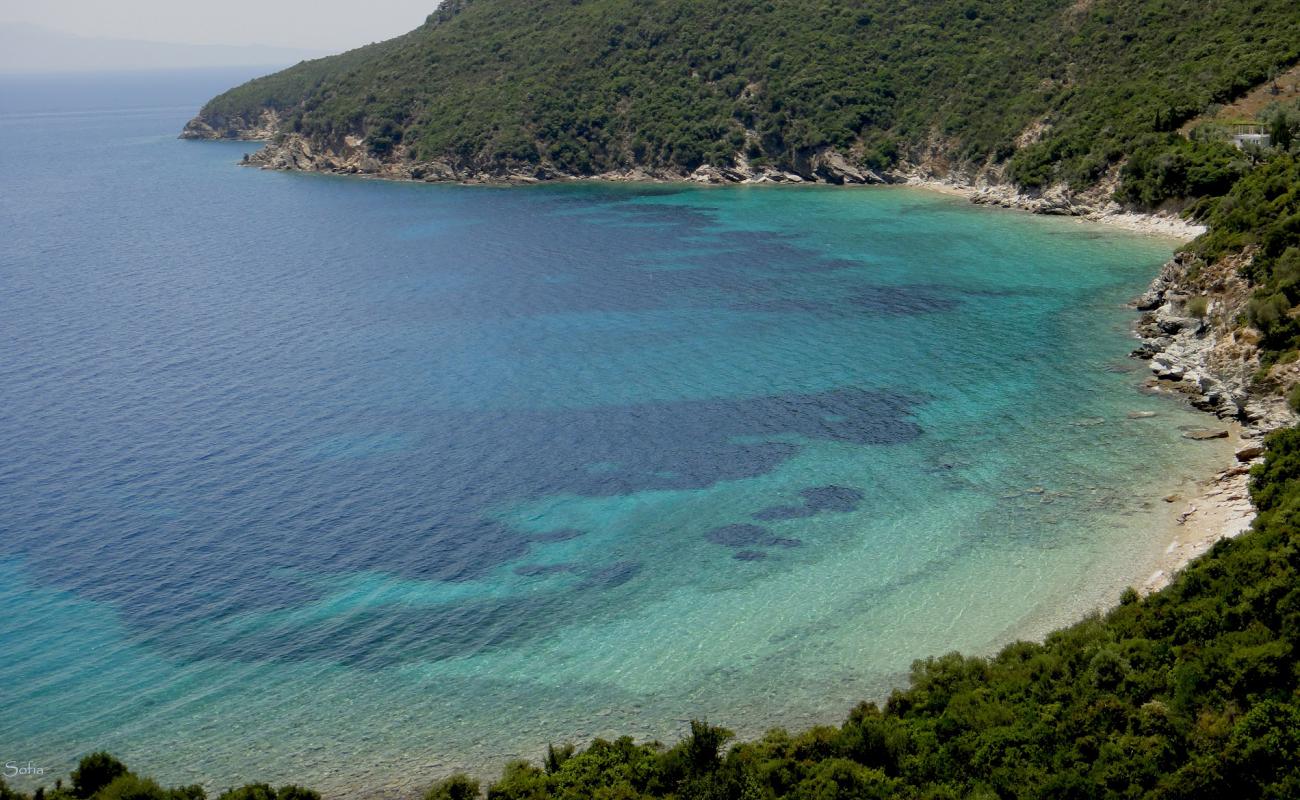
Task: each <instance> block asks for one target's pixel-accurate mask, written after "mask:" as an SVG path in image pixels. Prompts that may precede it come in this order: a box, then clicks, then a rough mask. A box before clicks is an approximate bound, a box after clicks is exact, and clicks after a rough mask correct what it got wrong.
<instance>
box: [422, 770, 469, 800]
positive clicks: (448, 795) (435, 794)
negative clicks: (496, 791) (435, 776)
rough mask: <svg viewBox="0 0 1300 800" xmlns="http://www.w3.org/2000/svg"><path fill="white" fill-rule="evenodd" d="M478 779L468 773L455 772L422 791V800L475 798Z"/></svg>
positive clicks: (464, 799)
mask: <svg viewBox="0 0 1300 800" xmlns="http://www.w3.org/2000/svg"><path fill="white" fill-rule="evenodd" d="M478 796H479V784H478V781H476V780H474V779H473V778H471V777H469V776H468V775H462V774H456V775H452V776H451V777H449V778H444V779H443V780H440V781H438V782H437V783H435V784H434V785H433V786H430V787H429V790H428V791H427V792H425V793H424V800H477V798H478Z"/></svg>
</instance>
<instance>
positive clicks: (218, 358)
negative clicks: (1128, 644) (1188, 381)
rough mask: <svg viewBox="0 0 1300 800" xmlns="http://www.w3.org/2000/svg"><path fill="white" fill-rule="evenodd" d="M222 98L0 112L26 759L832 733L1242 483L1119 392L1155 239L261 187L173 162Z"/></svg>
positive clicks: (44, 103)
mask: <svg viewBox="0 0 1300 800" xmlns="http://www.w3.org/2000/svg"><path fill="white" fill-rule="evenodd" d="M222 81H224V82H225V83H226V84H228V83H231V82H234V81H233V80H230V79H228V77H227V76H215V77H214V76H204V77H203V78H202V79H200V78H197V77H196V78H194V79H193V80H192V82H191V83H186V82H185V81H183V80H180V79H175V80H173V81H171V82H170V83H168V84H167V85H165V86H163V85H159V84H158V82H157V80H156V79H155V80H154V81H153V82H152V83H151V82H150V79H149V78H148V77H134V78H129V79H127V78H123V79H121V80H120V82H119V83H113V82H111V81H105V82H104V83H102V85H98V86H96V87H90V88H89V89H88V88H86V87H84V86H80V87H79V86H77V85H75V82H70V81H63V82H59V81H49V82H48V85H46V86H44V87H43V88H42V87H37V88H35V89H34V88H33V87H32V86H31V84H30V83H29V84H25V85H24V84H20V83H15V82H13V81H12V80H11V81H10V82H9V83H5V84H3V86H0V153H3V154H4V155H3V159H4V173H5V179H4V180H5V185H6V191H5V192H4V193H3V196H2V197H0V216H2V220H3V227H4V229H5V231H6V235H5V242H4V244H3V246H2V247H0V280H3V291H0V339H2V340H3V341H4V342H5V347H4V349H3V351H0V391H3V394H4V401H3V403H2V404H0V506H3V508H4V509H5V511H4V514H3V515H2V516H0V686H3V687H5V693H6V697H5V702H4V714H3V716H0V756H3V757H4V759H6V760H20V761H27V760H31V761H34V762H36V763H38V764H42V765H44V766H45V767H46V768H47V770H48V771H49V772H55V771H63V770H66V769H67V768H68V767H70V766H71V765H72V764H73V763H74V762H75V759H76V758H77V757H78V756H79V755H81V754H83V753H85V752H87V751H89V750H92V749H98V748H107V749H110V750H112V751H113V752H115V753H117V754H119V755H120V756H122V757H123V758H125V759H126V760H127V761H128V762H129V763H130V764H132V765H133V766H136V767H138V768H139V769H141V770H143V771H146V772H151V773H153V774H155V775H156V776H157V777H159V778H160V779H162V780H164V781H166V782H193V781H198V782H203V783H205V784H207V785H208V786H209V787H211V788H222V787H226V786H229V785H233V784H237V783H240V782H244V781H246V780H252V779H259V780H269V781H288V780H294V781H298V782H302V783H307V784H311V785H314V786H317V787H320V788H324V789H327V790H334V791H341V790H344V789H349V788H357V787H365V788H370V789H385V788H401V787H411V786H416V785H420V784H423V783H425V782H428V781H430V780H432V779H434V778H436V777H439V776H440V775H443V774H445V773H447V772H449V771H451V770H452V769H454V768H468V769H471V770H475V771H488V772H490V771H494V770H495V769H496V768H498V767H499V766H500V765H501V764H502V763H503V762H504V761H505V760H507V759H509V758H512V757H521V756H522V757H537V756H538V755H539V754H540V753H541V752H543V751H544V749H545V746H546V744H547V743H548V742H562V741H583V740H586V739H588V738H590V737H593V736H599V735H604V736H612V735H615V734H621V733H626V734H631V735H634V736H636V737H638V738H660V739H665V740H672V739H674V738H675V737H676V736H678V735H679V734H680V732H681V731H682V729H683V728H684V727H685V725H686V721H687V720H689V719H690V718H692V717H707V718H708V719H710V720H711V721H714V722H716V723H720V724H725V725H728V726H729V727H732V728H734V729H736V730H738V731H740V732H742V733H744V734H755V733H758V732H761V731H762V730H763V729H765V728H767V727H770V726H773V725H786V726H792V727H793V726H801V725H806V724H809V723H812V722H818V721H822V722H833V721H837V720H839V719H840V718H842V717H843V716H844V715H845V714H846V713H847V711H848V709H849V708H850V707H851V706H852V705H853V704H854V703H855V702H857V701H859V700H862V699H879V698H880V697H882V696H883V694H884V693H885V692H887V691H888V689H889V688H890V687H893V686H897V685H900V684H901V683H902V682H903V681H905V679H906V670H907V668H908V665H909V663H910V662H911V661H912V660H913V659H915V658H918V657H924V656H927V655H933V654H940V653H943V652H947V651H949V650H953V649H961V650H965V651H974V652H990V651H992V650H993V649H996V647H998V646H999V645H1001V644H1003V643H1005V642H1007V641H1010V640H1011V639H1013V638H1015V637H1016V636H1021V635H1024V636H1032V635H1038V634H1041V633H1042V632H1044V631H1045V630H1047V629H1049V628H1050V627H1052V626H1055V625H1059V624H1062V623H1065V622H1068V621H1071V620H1073V619H1075V618H1077V617H1078V616H1080V615H1081V614H1083V613H1085V612H1086V611H1088V610H1089V609H1092V608H1095V607H1097V606H1099V605H1104V604H1106V603H1109V602H1112V601H1113V600H1114V599H1115V598H1116V597H1117V596H1118V593H1119V591H1120V590H1121V589H1122V588H1123V587H1124V586H1127V585H1129V584H1131V583H1134V582H1138V581H1140V580H1141V579H1142V578H1144V577H1145V576H1146V574H1147V573H1149V571H1150V569H1149V565H1150V564H1151V563H1152V560H1153V558H1154V555H1155V554H1156V553H1158V552H1159V550H1160V549H1161V548H1162V546H1163V544H1164V542H1163V541H1162V540H1161V538H1160V536H1159V535H1158V533H1157V532H1155V529H1154V528H1155V525H1156V520H1157V519H1158V518H1160V515H1161V510H1160V509H1158V508H1155V507H1154V505H1156V504H1153V503H1152V499H1153V498H1156V497H1158V496H1159V495H1160V494H1162V493H1164V492H1167V491H1169V490H1170V489H1172V488H1173V487H1174V486H1175V485H1177V484H1178V483H1179V482H1181V481H1182V480H1184V479H1185V478H1187V477H1188V476H1192V475H1199V474H1203V473H1205V472H1208V470H1209V469H1210V465H1211V464H1212V463H1213V462H1214V460H1215V459H1216V458H1217V457H1220V456H1221V454H1220V453H1219V452H1218V450H1217V449H1216V447H1217V446H1216V445H1212V444H1211V445H1206V444H1200V443H1194V442H1189V441H1186V440H1183V439H1181V438H1179V426H1187V425H1199V424H1203V423H1202V422H1201V421H1200V420H1198V419H1197V417H1196V416H1195V415H1193V414H1192V412H1190V411H1186V410H1184V409H1181V408H1180V407H1178V406H1176V405H1174V404H1173V403H1171V402H1169V401H1167V400H1161V399H1157V398H1150V397H1145V396H1143V395H1140V394H1138V393H1137V392H1136V391H1135V390H1134V385H1135V383H1136V381H1137V375H1136V374H1135V373H1132V372H1125V371H1124V370H1125V369H1126V368H1129V367H1131V366H1132V364H1131V363H1130V362H1128V361H1127V360H1126V359H1125V353H1126V352H1127V351H1128V349H1130V348H1131V346H1132V341H1131V339H1130V338H1129V335H1128V326H1129V324H1130V322H1131V312H1130V311H1127V310H1126V309H1125V308H1124V307H1123V303H1124V302H1125V301H1126V300H1127V299H1128V298H1130V297H1131V296H1133V295H1135V294H1137V293H1138V292H1139V291H1140V290H1141V289H1142V288H1143V286H1144V285H1145V283H1146V282H1147V281H1148V280H1149V279H1150V277H1151V276H1152V275H1153V274H1154V272H1155V271H1156V269H1157V268H1158V265H1159V264H1160V262H1161V261H1162V260H1163V259H1164V258H1166V257H1167V256H1168V254H1169V252H1170V247H1171V246H1170V244H1169V243H1168V242H1164V241H1159V240H1152V239H1145V238H1140V237H1137V236H1133V235H1128V234H1124V233H1119V232H1113V231H1108V230H1102V229H1099V228H1097V227H1095V226H1087V225H1080V224H1077V223H1075V222H1073V221H1068V220H1059V219H1041V218H1033V217H1030V216H1028V215H1022V214H1017V213H1012V212H1001V211H991V210H987V209H978V208H973V207H970V206H968V205H967V204H966V203H964V202H962V201H960V200H955V199H952V198H947V197H943V196H939V195H934V194H929V193H924V192H918V191H912V190H907V189H858V190H839V189H826V188H823V189H815V188H809V189H789V188H786V189H764V188H741V187H735V188H723V189H709V188H698V189H696V188H689V189H688V188H678V187H662V186H660V187H654V186H600V185H569V186H554V187H536V188H520V189H496V188H467V187H451V186H424V185H405V184H391V183H381V182H369V181H360V180H345V179H335V178H328V177H321V176H310V175H291V174H278V173H267V172H259V171H254V170H248V169H240V168H237V167H236V166H234V162H235V161H236V160H237V159H238V158H239V156H240V154H241V153H243V152H246V151H248V150H250V149H251V148H252V146H251V145H241V144H214V143H192V142H180V141H177V140H175V138H174V136H175V134H176V132H177V131H178V130H179V129H180V127H181V125H182V124H183V123H184V121H185V119H186V118H187V117H188V116H190V115H191V114H192V113H193V111H194V109H195V108H196V107H197V105H198V104H199V103H201V102H202V100H203V99H205V97H206V96H207V95H208V94H210V93H211V92H212V91H215V90H217V89H218V88H220V87H221V86H222V85H224V84H223V83H222ZM1133 411H1154V412H1156V413H1157V415H1158V416H1156V417H1154V418H1150V419H1130V418H1129V417H1128V414H1129V412H1133ZM1159 505H1163V504H1159ZM47 774H48V773H47ZM47 782H48V781H47Z"/></svg>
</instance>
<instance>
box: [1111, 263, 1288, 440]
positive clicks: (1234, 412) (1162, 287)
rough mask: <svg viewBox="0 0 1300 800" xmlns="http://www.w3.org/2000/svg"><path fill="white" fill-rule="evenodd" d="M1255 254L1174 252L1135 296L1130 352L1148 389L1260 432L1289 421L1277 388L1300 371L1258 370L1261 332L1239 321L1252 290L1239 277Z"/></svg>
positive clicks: (1243, 279)
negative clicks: (1142, 364) (1145, 365)
mask: <svg viewBox="0 0 1300 800" xmlns="http://www.w3.org/2000/svg"><path fill="white" fill-rule="evenodd" d="M1253 257H1254V253H1253V252H1252V249H1251V248H1248V249H1247V250H1246V251H1244V252H1242V253H1238V254H1234V255H1232V256H1229V257H1226V258H1221V259H1218V260H1216V261H1209V262H1207V261H1205V260H1203V259H1201V258H1200V257H1198V256H1197V255H1196V254H1194V253H1192V252H1180V253H1178V254H1177V255H1175V256H1174V258H1173V259H1172V260H1170V261H1169V262H1167V263H1166V264H1165V265H1164V267H1163V268H1162V269H1161V271H1160V274H1159V275H1158V276H1157V277H1156V279H1155V280H1154V281H1152V283H1151V286H1150V288H1148V289H1147V291H1146V293H1145V294H1143V295H1142V296H1141V297H1139V298H1138V299H1137V300H1136V301H1135V302H1134V304H1135V306H1136V308H1137V309H1138V310H1139V311H1141V312H1142V316H1141V318H1140V319H1139V321H1138V325H1137V334H1138V337H1139V338H1140V339H1141V345H1140V346H1139V347H1138V348H1137V349H1136V350H1135V351H1134V352H1133V355H1134V356H1135V357H1137V358H1142V359H1145V360H1148V361H1149V365H1150V368H1151V373H1152V376H1151V378H1149V379H1148V381H1147V386H1148V387H1149V388H1151V389H1153V390H1157V391H1168V392H1172V393H1176V394H1180V395H1184V396H1186V397H1187V399H1188V400H1189V402H1191V404H1192V405H1194V406H1196V407H1197V408H1200V409H1202V410H1204V411H1208V412H1211V413H1214V414H1217V415H1218V416H1220V417H1223V418H1232V419H1236V420H1239V421H1241V422H1243V423H1245V424H1246V425H1248V426H1250V427H1251V428H1253V429H1254V430H1255V432H1257V433H1262V432H1268V431H1272V430H1276V429H1278V428H1281V427H1285V426H1288V425H1292V424H1294V423H1295V421H1296V417H1295V414H1294V413H1293V412H1292V411H1291V409H1290V408H1289V407H1288V406H1287V404H1286V402H1285V400H1284V393H1283V391H1282V390H1283V389H1284V388H1289V387H1290V386H1292V385H1294V384H1295V383H1296V382H1297V380H1300V370H1297V369H1296V368H1295V366H1294V365H1275V366H1272V367H1271V368H1269V369H1268V370H1263V371H1261V368H1260V367H1261V361H1260V357H1261V355H1262V353H1261V348H1260V342H1261V338H1262V337H1261V334H1260V332H1259V331H1257V330H1255V329H1253V328H1251V327H1249V326H1248V325H1246V324H1243V322H1242V319H1243V318H1244V317H1245V312H1246V306H1247V304H1248V303H1249V302H1250V299H1251V296H1252V294H1253V292H1254V287H1253V286H1252V285H1251V283H1250V282H1249V281H1248V280H1247V279H1246V278H1244V277H1242V276H1243V274H1244V273H1245V272H1246V267H1248V266H1249V263H1250V261H1251V259H1252V258H1253ZM1248 432H1249V429H1248Z"/></svg>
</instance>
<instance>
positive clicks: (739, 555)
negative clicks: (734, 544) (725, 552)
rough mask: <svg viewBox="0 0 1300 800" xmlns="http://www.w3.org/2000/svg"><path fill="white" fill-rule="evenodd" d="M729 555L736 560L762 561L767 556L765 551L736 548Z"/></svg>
mask: <svg viewBox="0 0 1300 800" xmlns="http://www.w3.org/2000/svg"><path fill="white" fill-rule="evenodd" d="M731 557H732V558H734V559H736V560H737V561H762V560H763V559H765V558H767V553H765V552H763V551H762V550H738V551H736V552H735V553H732V555H731Z"/></svg>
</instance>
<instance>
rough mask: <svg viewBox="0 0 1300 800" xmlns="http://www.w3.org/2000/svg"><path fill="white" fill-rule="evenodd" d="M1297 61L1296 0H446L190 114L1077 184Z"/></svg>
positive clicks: (198, 130) (415, 145) (398, 141)
mask: <svg viewBox="0 0 1300 800" xmlns="http://www.w3.org/2000/svg"><path fill="white" fill-rule="evenodd" d="M1298 59H1300V12H1297V8H1296V4H1295V0H1253V1H1252V2H1245V1H1244V0H1242V1H1239V2H1221V0H690V2H687V1H686V0H449V2H448V3H445V4H444V6H443V7H442V8H440V9H439V10H438V11H436V12H435V13H434V14H432V15H430V17H429V18H428V20H427V21H426V23H425V24H424V25H423V26H421V27H420V28H418V29H416V30H415V31H412V32H411V33H409V34H406V35H405V36H402V37H399V38H397V39H393V40H391V41H388V42H383V43H380V44H376V45H371V46H369V47H365V48H361V49H359V50H354V51H351V52H349V53H345V54H343V55H339V56H334V57H331V58H325V59H319V60H315V61H308V62H304V63H302V64H299V65H297V66H295V67H292V68H290V69H287V70H285V71H283V72H280V73H277V74H275V75H271V76H268V77H265V78H260V79H258V80H255V81H252V82H250V83H248V84H245V85H243V86H240V87H238V88H235V89H232V90H230V91H228V92H226V93H225V94H222V95H220V96H219V97H217V98H215V99H213V100H212V101H211V102H209V103H208V104H207V106H205V107H204V109H203V110H202V113H201V114H200V116H199V118H198V119H197V120H196V121H195V122H194V123H191V126H190V127H189V128H188V129H187V134H188V135H191V136H196V137H210V136H232V135H239V134H241V133H242V134H245V135H247V133H248V132H249V131H250V130H253V129H256V128H258V127H260V126H262V125H263V124H264V123H268V122H269V123H270V125H271V128H272V130H263V131H260V132H261V133H278V134H289V135H292V134H299V135H301V137H302V140H303V141H304V142H306V143H308V144H310V145H313V146H314V147H315V152H320V151H321V150H322V149H324V150H330V151H332V152H335V153H340V154H349V153H350V154H352V155H354V156H355V155H361V156H363V157H364V158H367V159H370V158H373V160H374V161H377V162H383V163H387V164H390V165H391V164H394V163H405V164H420V163H425V162H429V163H440V164H443V165H452V166H453V167H454V168H455V169H456V170H474V171H479V172H483V173H487V174H493V173H504V172H506V171H515V172H519V173H522V174H535V175H538V176H540V177H546V176H547V175H554V174H576V175H592V174H598V173H603V172H608V171H615V170H626V169H630V168H634V167H641V168H645V169H648V170H651V171H657V172H659V173H662V174H683V175H684V174H688V173H690V172H692V171H693V170H695V169H697V168H698V167H700V166H701V165H710V166H713V167H719V168H723V169H730V168H734V167H736V166H737V165H739V166H741V167H745V168H751V169H752V168H764V167H769V168H773V169H780V170H787V171H792V172H795V173H800V174H805V175H806V174H809V173H810V171H812V170H815V169H816V167H817V164H818V163H820V162H819V159H822V160H824V158H825V155H826V153H827V152H828V151H831V152H834V153H835V154H837V156H836V157H837V162H836V163H847V164H848V165H850V166H851V167H853V168H856V169H872V170H877V171H880V170H887V169H890V168H896V167H898V166H900V165H904V166H906V165H908V164H914V163H920V162H924V163H928V164H938V165H939V166H940V167H943V166H945V165H947V164H949V163H954V164H958V165H961V166H964V167H967V168H972V167H984V166H989V165H996V166H997V168H998V173H999V174H1000V175H1004V177H1006V178H1009V179H1011V180H1013V181H1015V182H1016V183H1018V184H1020V185H1022V186H1026V187H1037V186H1042V185H1045V184H1049V183H1055V182H1058V181H1065V182H1068V183H1070V184H1072V185H1073V186H1074V187H1076V188H1079V187H1081V186H1085V185H1090V184H1092V183H1095V182H1097V181H1098V180H1100V179H1101V178H1102V177H1103V176H1105V175H1106V174H1107V171H1108V168H1109V167H1111V166H1113V165H1115V164H1117V163H1119V162H1120V161H1121V160H1122V159H1123V158H1124V157H1125V156H1128V155H1131V154H1134V153H1137V152H1142V151H1146V152H1150V151H1153V150H1154V151H1158V150H1160V149H1161V148H1164V147H1167V146H1169V144H1168V143H1169V142H1170V141H1172V137H1174V136H1175V134H1174V133H1173V132H1174V131H1176V130H1177V129H1178V128H1179V126H1180V125H1182V124H1183V123H1184V122H1186V121H1187V120H1189V119H1191V118H1193V117H1194V116H1196V115H1197V114H1198V113H1200V112H1202V111H1203V110H1204V109H1206V108H1207V107H1208V106H1210V105H1211V104H1213V103H1216V102H1222V101H1226V100H1228V99H1231V98H1232V97H1235V96H1237V95H1239V94H1240V93H1242V92H1243V91H1244V90H1246V89H1247V88H1248V87H1250V86H1252V85H1256V84H1259V83H1262V82H1264V81H1266V80H1268V78H1269V77H1270V76H1271V75H1273V74H1276V72H1277V70H1279V69H1281V68H1285V66H1286V65H1289V64H1292V63H1294V62H1296V61H1297V60H1298ZM267 110H270V111H273V112H275V114H274V116H269V117H268V116H266V115H265V114H264V112H265V111H267ZM839 156H842V157H843V160H842V161H840V160H838V158H839ZM1004 168H1005V169H1004ZM419 175H420V173H419V170H415V177H419Z"/></svg>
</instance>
